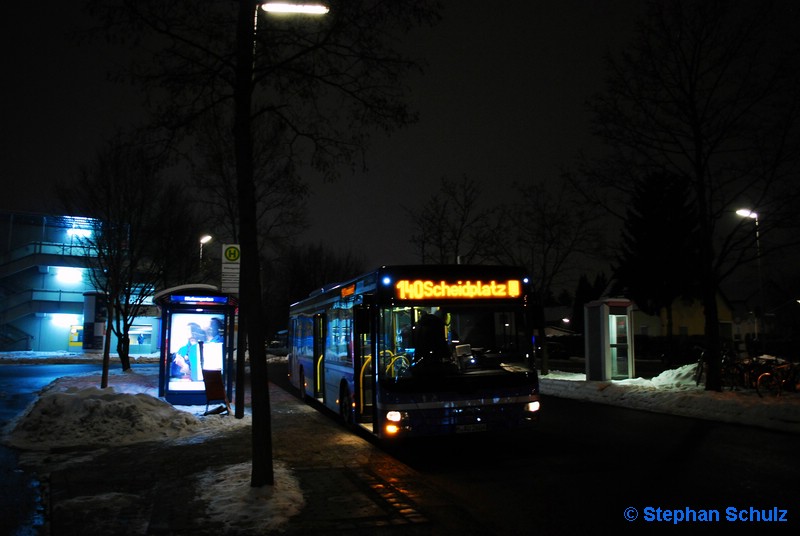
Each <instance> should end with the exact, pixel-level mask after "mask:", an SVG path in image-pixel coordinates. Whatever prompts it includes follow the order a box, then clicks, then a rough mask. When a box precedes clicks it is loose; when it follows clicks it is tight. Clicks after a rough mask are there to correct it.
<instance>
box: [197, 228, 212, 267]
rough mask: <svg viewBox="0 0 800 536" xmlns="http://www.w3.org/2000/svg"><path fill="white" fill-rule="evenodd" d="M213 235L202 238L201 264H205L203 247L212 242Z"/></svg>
mask: <svg viewBox="0 0 800 536" xmlns="http://www.w3.org/2000/svg"><path fill="white" fill-rule="evenodd" d="M211 238H212V236H211V235H203V236H201V237H200V262H201V263H202V262H203V246H204V245H206V244H208V243H209V242H210V241H211Z"/></svg>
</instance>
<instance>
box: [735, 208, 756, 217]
mask: <svg viewBox="0 0 800 536" xmlns="http://www.w3.org/2000/svg"><path fill="white" fill-rule="evenodd" d="M736 214H738V215H739V216H741V217H742V218H752V219H754V220H757V219H758V213H757V212H753V211H752V210H750V209H747V208H740V209H739V210H737V211H736Z"/></svg>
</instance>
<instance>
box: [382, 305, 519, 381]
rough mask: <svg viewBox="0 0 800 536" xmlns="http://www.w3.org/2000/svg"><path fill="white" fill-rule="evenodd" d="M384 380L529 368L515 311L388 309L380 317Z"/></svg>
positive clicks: (406, 307) (407, 307)
mask: <svg viewBox="0 0 800 536" xmlns="http://www.w3.org/2000/svg"><path fill="white" fill-rule="evenodd" d="M380 323H381V326H380V339H379V341H380V348H379V350H380V352H379V354H380V363H379V365H380V371H379V374H380V375H381V377H382V378H383V379H392V380H395V381H401V380H404V379H407V378H419V377H430V376H443V375H447V376H457V375H475V374H487V373H492V372H495V373H496V372H499V371H510V370H520V369H521V368H528V367H529V366H530V365H531V362H530V360H531V358H532V354H531V338H530V336H529V335H527V334H526V331H525V322H524V320H523V318H522V314H521V311H520V310H515V309H512V308H509V309H501V308H486V307H479V308H478V307H474V306H473V307H470V306H460V307H459V306H455V307H446V308H440V307H435V306H429V307H410V306H404V307H388V308H384V309H382V310H381V316H380Z"/></svg>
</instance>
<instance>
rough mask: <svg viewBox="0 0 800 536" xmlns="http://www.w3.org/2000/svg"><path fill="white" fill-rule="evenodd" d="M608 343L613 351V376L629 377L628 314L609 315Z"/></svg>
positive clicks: (611, 356)
mask: <svg viewBox="0 0 800 536" xmlns="http://www.w3.org/2000/svg"><path fill="white" fill-rule="evenodd" d="M608 343H609V348H610V351H611V355H610V361H611V363H610V364H611V378H612V379H618V378H629V377H630V372H631V371H630V370H629V366H628V364H629V362H628V314H627V312H625V313H624V314H609V315H608Z"/></svg>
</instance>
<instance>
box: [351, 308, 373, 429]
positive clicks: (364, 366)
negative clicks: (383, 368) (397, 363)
mask: <svg viewBox="0 0 800 536" xmlns="http://www.w3.org/2000/svg"><path fill="white" fill-rule="evenodd" d="M354 312H355V315H354V317H355V326H354V333H355V345H354V346H355V348H354V352H353V353H354V356H353V357H354V359H353V367H354V370H353V377H354V378H355V382H354V383H355V393H354V395H355V396H354V400H355V404H356V407H355V415H356V422H360V423H370V422H372V421H373V418H372V415H373V408H374V397H375V367H376V363H375V356H374V355H373V352H372V340H373V336H372V331H373V322H372V315H371V310H370V307H369V306H368V305H357V306H356V307H355V311H354Z"/></svg>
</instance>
